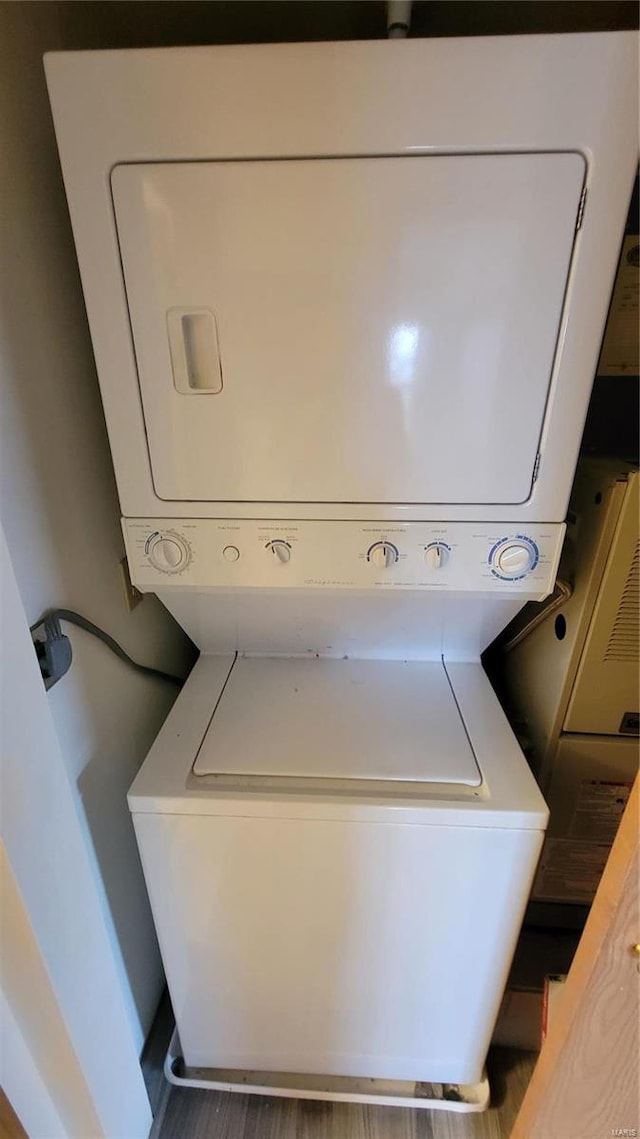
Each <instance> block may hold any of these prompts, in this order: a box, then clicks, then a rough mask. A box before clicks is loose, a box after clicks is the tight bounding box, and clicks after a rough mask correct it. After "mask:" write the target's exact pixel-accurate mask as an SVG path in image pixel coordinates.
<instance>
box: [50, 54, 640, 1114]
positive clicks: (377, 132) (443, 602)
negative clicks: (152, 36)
mask: <svg viewBox="0 0 640 1139" xmlns="http://www.w3.org/2000/svg"><path fill="white" fill-rule="evenodd" d="M46 67H47V78H48V83H49V89H50V93H51V101H52V106H53V112H54V119H55V124H56V132H57V137H58V145H59V150H60V155H61V160H62V167H63V172H64V177H65V184H66V189H67V195H68V199H69V205H70V210H71V217H72V222H73V227H74V233H75V237H76V243H77V249H78V258H79V262H80V269H81V274H82V282H83V288H84V292H85V297H86V302H87V311H88V315H89V322H90V326H91V334H92V338H93V344H94V350H95V355H96V361H97V365H98V372H99V377H100V385H101V391H102V397H103V402H104V407H105V413H106V418H107V424H108V429H109V437H110V442H111V447H112V452H113V458H114V466H115V471H116V477H117V480H118V488H119V493H120V499H121V505H122V511H123V530H124V536H125V541H126V546H127V554H128V559H129V566H130V571H131V578H132V581H133V582H134V583H135V585H136V586H137V587H138V588H139V589H140V590H142V591H152V592H155V593H156V594H157V595H158V597H159V598H160V599H161V600H162V601H163V603H164V604H165V605H166V607H167V608H168V609H169V611H170V612H171V613H172V614H173V615H174V616H175V617H176V618H177V620H178V621H179V622H180V624H181V625H182V626H183V627H184V628H185V629H186V630H187V632H188V633H189V634H190V635H191V637H192V638H193V639H194V641H195V642H196V643H197V645H198V646H199V648H200V649H201V657H200V660H199V662H198V664H197V665H196V667H195V669H194V671H193V673H192V675H191V676H190V677H189V679H188V681H187V683H186V684H185V686H184V689H183V691H182V692H181V694H180V696H179V698H178V700H177V702H176V704H175V706H174V708H173V710H172V712H171V714H170V716H169V718H168V720H167V722H166V724H165V725H164V727H163V729H162V731H161V732H160V734H159V736H158V739H157V741H156V743H155V745H154V747H153V748H152V750H151V753H150V754H149V756H148V758H147V760H146V762H145V764H144V765H143V767H142V769H141V771H140V773H139V775H138V777H137V779H136V781H135V783H134V785H133V787H132V788H131V791H130V794H129V804H130V807H131V811H132V814H133V820H134V825H135V829H136V834H137V838H138V843H139V848H140V853H141V858H142V862H143V867H144V873H145V878H146V881H147V886H148V890H149V896H150V899H151V905H152V909H153V914H154V919H155V923H156V929H157V932H158V938H159V942H160V946H161V951H162V956H163V960H164V964H165V968H166V972H167V979H168V983H169V989H170V992H171V998H172V1002H173V1006H174V1010H175V1014H176V1021H177V1028H178V1032H179V1044H180V1050H181V1053H182V1057H183V1060H184V1064H185V1065H186V1073H187V1078H188V1082H192V1083H194V1082H195V1083H196V1084H202V1083H203V1084H205V1085H206V1086H225V1087H237V1088H242V1089H243V1090H247V1089H249V1090H265V1088H269V1089H270V1090H271V1091H273V1092H275V1093H277V1094H295V1095H311V1096H316V1095H317V1096H328V1097H330V1098H338V1099H339V1098H369V1099H370V1098H374V1099H375V1098H376V1097H377V1100H378V1101H383V1102H407V1101H408V1100H409V1101H412V1102H417V1103H421V1104H422V1105H423V1106H430V1105H433V1103H436V1105H438V1106H443V1104H444V1105H445V1106H451V1101H447V1100H446V1092H445V1093H443V1094H444V1095H445V1099H444V1100H443V1098H442V1096H440V1097H438V1095H437V1093H436V1092H435V1091H434V1089H433V1084H436V1085H445V1086H446V1085H449V1084H456V1085H461V1084H464V1085H473V1084H477V1083H478V1082H479V1081H481V1080H482V1073H483V1064H484V1060H485V1055H486V1051H487V1048H488V1045H489V1040H490V1037H491V1032H492V1028H493V1023H494V1020H495V1016H496V1013H497V1010H498V1006H499V1003H500V998H501V995H502V990H503V987H504V983H505V980H506V976H507V972H508V968H509V964H510V960H511V956H512V952H513V948H514V944H515V940H516V937H517V933H518V929H519V925H520V921H521V917H522V913H523V910H524V907H525V904H526V900H527V896H528V892H529V888H530V885H531V881H532V879H533V875H534V871H535V867H536V862H537V859H538V855H539V851H540V848H541V845H542V840H543V835H544V830H545V826H546V821H547V809H546V806H545V803H544V801H543V799H542V796H541V794H540V792H539V790H538V788H537V786H536V784H535V780H534V779H533V776H532V775H531V773H530V771H529V768H528V766H527V764H526V762H525V760H524V757H523V755H522V753H521V752H520V750H519V748H518V746H517V744H516V741H515V739H514V736H513V734H512V733H511V730H510V728H509V726H508V724H507V722H506V720H505V718H504V716H503V714H502V712H501V710H500V707H499V705H498V703H497V700H496V698H495V696H494V694H493V692H492V690H491V688H490V686H489V684H488V681H487V680H486V677H485V675H484V673H483V670H482V667H481V665H480V653H481V652H482V650H483V648H484V647H485V646H486V645H487V644H488V643H489V642H490V641H491V640H492V639H493V638H494V637H495V635H496V634H497V633H498V632H499V631H500V630H501V629H502V628H504V627H505V625H506V624H507V623H508V622H509V621H510V620H511V618H512V617H513V616H514V615H515V614H516V613H517V612H518V610H519V609H520V608H521V607H522V605H523V604H524V603H525V602H526V601H528V600H534V599H537V600H541V599H543V598H544V597H546V596H547V595H548V594H549V593H550V591H551V590H552V589H553V585H554V580H555V574H556V568H557V562H558V557H559V552H560V548H561V545H562V538H563V534H564V516H565V510H566V505H567V498H568V494H569V489H570V486H571V480H572V476H573V470H574V464H575V459H576V455H577V450H578V445H579V441H580V434H581V429H582V423H583V419H584V413H585V410H586V406H587V401H588V396H589V388H590V381H591V377H592V375H593V372H594V369H595V365H596V362H597V357H598V350H599V345H600V337H601V331H602V327H603V324H604V320H605V317H606V312H607V305H608V300H609V293H610V288H611V281H612V279H613V274H614V271H615V265H616V256H617V250H618V246H619V240H620V234H621V231H622V227H623V224H624V219H625V216H626V210H627V202H628V195H629V192H630V187H631V184H632V180H633V175H634V148H635V127H634V121H633V108H634V106H635V82H636V80H635V75H636V59H635V40H634V38H633V37H632V36H627V35H606V36H598V35H590V36H578V37H574V36H559V37H535V36H534V37H523V38H522V39H517V38H508V39H506V38H505V39H496V40H492V39H487V40H481V39H475V40H473V41H468V42H467V41H463V40H447V41H438V43H437V44H436V43H431V42H429V41H405V42H403V43H401V44H399V43H395V42H389V43H387V42H380V43H378V42H371V43H357V44H356V43H353V44H352V43H342V44H295V45H293V44H292V45H272V46H239V47H222V48H197V49H175V50H173V49H172V50H170V51H131V52H104V53H72V54H61V55H52V56H49V57H48V58H47V61H46ZM569 78H570V96H571V97H570V98H569V97H568V96H567V91H568V90H569V88H568V81H569ZM474 91H476V92H480V91H481V92H482V98H481V99H476V98H470V97H469V92H474ZM614 126H615V130H614V129H613V127H614ZM214 1070H215V1071H214ZM350 1081H351V1082H350ZM425 1089H427V1090H425ZM456 1095H458V1100H457V1107H458V1109H465V1110H477V1109H479V1108H481V1107H482V1106H484V1105H485V1104H486V1084H481V1086H480V1091H479V1092H477V1094H474V1093H473V1091H471V1092H469V1094H468V1095H467V1094H466V1093H465V1094H464V1095H462V1094H461V1093H456ZM465 1096H466V1099H467V1102H464V1101H465Z"/></svg>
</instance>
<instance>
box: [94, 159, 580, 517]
mask: <svg viewBox="0 0 640 1139" xmlns="http://www.w3.org/2000/svg"><path fill="white" fill-rule="evenodd" d="M583 178H584V162H583V159H582V158H581V157H580V156H579V155H577V154H526V155H525V154H513V155H466V156H453V155H450V156H446V155H445V156H416V157H409V156H405V157H396V158H366V159H365V158H342V159H333V160H331V159H310V160H300V161H298V160H294V161H277V160H274V161H247V162H201V163H174V164H170V163H167V164H144V165H142V164H141V165H127V166H119V167H116V168H115V170H114V172H113V175H112V188H113V198H114V205H115V211H116V221H117V226H118V234H119V240H120V246H121V253H122V262H123V268H124V275H125V283H126V289H127V297H128V303H129V310H130V315H131V324H132V331H133V339H134V344H135V351H136V358H137V364H138V372H139V380H140V389H141V395H142V403H143V409H144V417H145V423H146V429H147V437H148V443H149V453H150V461H151V468H152V474H153V480H154V486H155V489H156V493H157V494H158V495H159V497H161V498H163V499H166V500H169V501H171V500H182V499H190V500H203V501H234V500H235V501H262V502H278V501H286V502H301V503H303V502H311V501H314V502H380V503H393V502H396V503H402V502H406V503H430V502H433V503H452V504H453V503H461V504H464V503H505V504H508V503H519V502H523V501H524V500H526V499H527V498H528V496H529V494H530V490H531V485H532V477H533V468H534V463H535V457H536V453H537V449H538V442H539V438H540V432H541V429H542V422H543V418H544V411H545V404H546V399H547V394H548V390H549V383H550V378H551V372H552V368H553V362H554V356H555V351H556V342H557V337H558V329H559V323H560V319H561V314H562V306H563V299H564V292H565V287H566V282H567V274H568V269H569V264H570V258H571V252H572V248H573V240H574V234H575V224H576V213H577V209H578V205H579V200H580V194H581V189H582V184H583Z"/></svg>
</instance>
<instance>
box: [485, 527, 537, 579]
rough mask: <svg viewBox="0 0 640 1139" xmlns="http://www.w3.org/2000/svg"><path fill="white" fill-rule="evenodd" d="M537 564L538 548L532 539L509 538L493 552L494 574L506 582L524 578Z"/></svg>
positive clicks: (492, 566) (500, 543)
mask: <svg viewBox="0 0 640 1139" xmlns="http://www.w3.org/2000/svg"><path fill="white" fill-rule="evenodd" d="M537 564H538V547H537V546H536V544H535V542H534V541H532V540H531V539H530V538H511V539H508V538H507V539H505V540H504V541H502V542H499V543H498V545H497V546H495V547H494V549H493V550H492V552H491V568H492V569H493V572H494V573H495V574H496V575H497V576H498V577H501V578H504V579H505V580H506V581H514V580H516V579H517V578H521V577H524V576H525V574H528V573H529V571H530V570H532V569H534V567H535V566H536V565H537Z"/></svg>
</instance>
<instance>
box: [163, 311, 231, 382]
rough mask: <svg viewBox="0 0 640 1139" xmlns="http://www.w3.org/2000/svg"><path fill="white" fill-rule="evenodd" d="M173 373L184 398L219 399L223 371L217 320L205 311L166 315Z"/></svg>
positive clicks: (169, 312)
mask: <svg viewBox="0 0 640 1139" xmlns="http://www.w3.org/2000/svg"><path fill="white" fill-rule="evenodd" d="M167 332H168V335H169V351H170V353H171V370H172V372H173V383H174V387H175V389H176V391H179V392H181V393H182V395H196V394H199V395H202V394H205V393H206V394H210V395H216V394H217V393H218V392H221V391H222V368H221V366H220V351H219V348H218V329H217V327H216V318H215V316H214V315H213V313H212V312H211V311H210V310H209V309H206V308H200V309H191V310H188V309H180V308H172V309H169V311H168V313H167Z"/></svg>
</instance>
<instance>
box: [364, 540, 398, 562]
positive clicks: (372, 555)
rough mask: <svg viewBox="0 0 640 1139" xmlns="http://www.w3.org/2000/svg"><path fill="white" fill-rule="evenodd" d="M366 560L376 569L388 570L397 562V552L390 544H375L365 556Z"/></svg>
mask: <svg viewBox="0 0 640 1139" xmlns="http://www.w3.org/2000/svg"><path fill="white" fill-rule="evenodd" d="M367 558H368V560H369V561H370V562H371V564H372V565H374V566H375V567H376V569H388V567H389V566H394V565H395V564H396V562H397V560H398V551H397V550H396V547H395V546H393V545H392V544H391V542H375V544H374V545H373V546H371V548H370V549H369V552H368V554H367Z"/></svg>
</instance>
